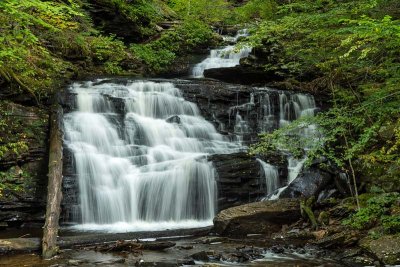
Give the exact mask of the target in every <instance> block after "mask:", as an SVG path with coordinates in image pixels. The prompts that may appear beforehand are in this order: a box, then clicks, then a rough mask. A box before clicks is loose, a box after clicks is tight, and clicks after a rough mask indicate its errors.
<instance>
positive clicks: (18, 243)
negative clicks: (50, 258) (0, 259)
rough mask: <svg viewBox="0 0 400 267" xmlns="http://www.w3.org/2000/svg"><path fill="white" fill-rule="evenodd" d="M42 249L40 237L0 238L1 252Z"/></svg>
mask: <svg viewBox="0 0 400 267" xmlns="http://www.w3.org/2000/svg"><path fill="white" fill-rule="evenodd" d="M39 249H40V238H10V239H0V254H5V253H9V252H31V251H37V250H39Z"/></svg>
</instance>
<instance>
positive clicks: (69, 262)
mask: <svg viewBox="0 0 400 267" xmlns="http://www.w3.org/2000/svg"><path fill="white" fill-rule="evenodd" d="M82 263H83V261H81V260H69V261H68V265H71V266H78V265H80V264H82Z"/></svg>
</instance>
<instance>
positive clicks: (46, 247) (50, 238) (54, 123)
mask: <svg viewBox="0 0 400 267" xmlns="http://www.w3.org/2000/svg"><path fill="white" fill-rule="evenodd" d="M62 112H63V111H62V108H61V106H60V105H55V106H53V107H52V114H51V116H50V148H49V174H48V179H49V180H48V181H49V182H48V185H47V205H46V222H45V225H44V228H43V239H42V256H43V258H45V259H48V258H51V257H53V256H54V255H56V254H57V252H58V247H57V235H58V228H59V225H58V220H59V218H60V210H61V207H60V204H61V198H62V191H61V188H62V165H63V162H62V138H63V136H62V131H61V121H62Z"/></svg>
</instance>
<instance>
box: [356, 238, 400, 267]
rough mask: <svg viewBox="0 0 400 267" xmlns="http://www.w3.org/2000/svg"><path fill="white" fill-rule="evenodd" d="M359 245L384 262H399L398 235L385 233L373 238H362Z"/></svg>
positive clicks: (395, 263)
mask: <svg viewBox="0 0 400 267" xmlns="http://www.w3.org/2000/svg"><path fill="white" fill-rule="evenodd" d="M360 246H361V247H362V248H363V249H365V250H367V251H368V252H369V253H372V254H373V255H374V256H375V257H376V258H377V259H379V261H381V262H382V263H384V264H388V265H397V264H400V236H394V235H386V236H382V237H380V238H378V239H375V240H373V239H371V238H364V239H362V240H361V241H360Z"/></svg>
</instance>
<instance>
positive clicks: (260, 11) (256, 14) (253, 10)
mask: <svg viewBox="0 0 400 267" xmlns="http://www.w3.org/2000/svg"><path fill="white" fill-rule="evenodd" d="M276 7H277V5H276V3H275V1H274V0H250V1H248V2H247V3H246V4H244V5H243V6H240V7H238V8H236V9H235V10H234V12H233V14H232V15H231V17H230V19H229V22H230V23H231V24H235V23H254V20H266V19H271V18H272V17H273V16H274V14H275V12H276Z"/></svg>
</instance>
